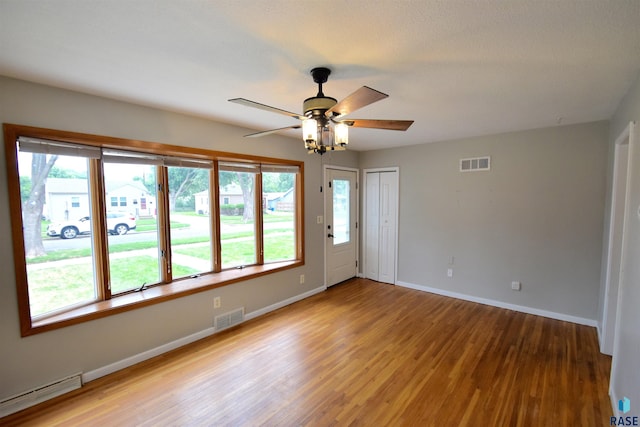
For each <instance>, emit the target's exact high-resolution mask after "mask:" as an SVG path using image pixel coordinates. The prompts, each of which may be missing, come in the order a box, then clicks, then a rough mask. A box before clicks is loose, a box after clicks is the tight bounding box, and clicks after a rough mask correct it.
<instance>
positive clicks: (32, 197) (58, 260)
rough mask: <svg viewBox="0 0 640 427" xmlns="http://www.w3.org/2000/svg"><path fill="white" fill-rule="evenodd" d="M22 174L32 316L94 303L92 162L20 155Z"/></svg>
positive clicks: (32, 154)
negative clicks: (90, 168) (91, 201)
mask: <svg viewBox="0 0 640 427" xmlns="http://www.w3.org/2000/svg"><path fill="white" fill-rule="evenodd" d="M18 169H19V174H20V197H21V201H22V218H23V224H24V233H23V235H24V246H25V260H26V264H27V282H28V291H29V302H30V309H31V317H36V316H41V315H44V314H48V313H52V312H55V311H59V310H62V309H65V308H69V307H72V306H74V305H80V304H83V303H89V302H92V301H94V300H95V299H96V286H95V274H94V262H93V253H94V251H93V247H92V239H90V238H87V236H88V235H89V234H90V231H91V224H90V223H91V221H90V220H89V213H90V211H89V206H90V203H89V202H90V199H91V194H90V191H89V188H90V186H89V180H88V178H87V177H88V169H89V163H88V160H87V159H86V158H82V157H74V156H66V155H65V156H63V155H58V156H52V155H47V154H40V153H29V152H22V151H21V152H20V153H19V154H18ZM38 177H39V178H38Z"/></svg>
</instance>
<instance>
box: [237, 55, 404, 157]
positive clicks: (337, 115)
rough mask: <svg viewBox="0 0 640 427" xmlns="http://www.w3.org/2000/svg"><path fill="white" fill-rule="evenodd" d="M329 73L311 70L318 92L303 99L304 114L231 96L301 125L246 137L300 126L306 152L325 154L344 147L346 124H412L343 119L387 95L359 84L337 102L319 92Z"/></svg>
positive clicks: (395, 126)
mask: <svg viewBox="0 0 640 427" xmlns="http://www.w3.org/2000/svg"><path fill="white" fill-rule="evenodd" d="M330 74H331V70H330V69H328V68H325V67H317V68H314V69H312V70H311V76H312V77H313V81H314V82H315V83H317V84H318V94H317V95H316V96H314V97H311V98H307V99H305V100H304V102H303V103H302V109H303V111H304V113H303V114H296V113H292V112H290V111H286V110H282V109H280V108H275V107H271V106H269V105H265V104H261V103H259V102H255V101H251V100H248V99H245V98H233V99H230V100H229V101H230V102H235V103H236V104H241V105H245V106H247V107H253V108H259V109H261V110H265V111H271V112H273V113H278V114H284V115H285V116H289V117H293V118H294V119H298V120H301V121H302V124H296V125H293V126H286V127H283V128H278V129H271V130H266V131H262V132H256V133H252V134H249V135H245V136H246V137H249V138H255V137H259V136H265V135H269V134H272V133H275V132H279V131H282V130H286V129H300V128H302V138H303V139H304V142H305V148H306V149H307V150H308V151H309V153H319V154H324V153H325V152H327V151H335V150H345V149H346V147H347V144H348V143H349V130H348V129H349V127H360V128H372V129H388V130H401V131H405V130H407V129H409V126H411V125H412V124H413V120H371V119H343V117H344V116H346V115H348V114H351V113H352V112H354V111H356V110H358V109H360V108H362V107H365V106H367V105H369V104H373V103H374V102H376V101H380V100H381V99H385V98H387V97H388V96H389V95H387V94H384V93H382V92H379V91H377V90H375V89H371V88H370V87H368V86H362V87H361V88H360V89H358V90H356V91H355V92H353V93H352V94H351V95H349V96H347V97H346V98H344V99H343V100H342V101H340V102H338V101H337V100H336V99H335V98H331V97H329V96H325V95H324V93H323V92H322V84H323V83H326V82H327V79H328V78H329V75H330Z"/></svg>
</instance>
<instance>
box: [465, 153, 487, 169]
mask: <svg viewBox="0 0 640 427" xmlns="http://www.w3.org/2000/svg"><path fill="white" fill-rule="evenodd" d="M490 169H491V157H489V156H486V157H470V158H468V159H460V172H477V171H488V170H490Z"/></svg>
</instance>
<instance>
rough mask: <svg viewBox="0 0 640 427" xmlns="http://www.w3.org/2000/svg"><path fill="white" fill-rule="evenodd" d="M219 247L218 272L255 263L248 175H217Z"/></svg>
mask: <svg viewBox="0 0 640 427" xmlns="http://www.w3.org/2000/svg"><path fill="white" fill-rule="evenodd" d="M219 178H220V179H219V186H220V198H221V201H223V200H224V198H225V197H227V198H229V202H230V203H229V204H226V205H225V206H222V204H220V246H221V254H220V256H221V262H222V268H223V269H224V268H232V267H240V266H245V265H252V264H255V263H256V262H257V257H256V232H255V212H256V207H255V203H254V199H255V180H256V174H255V173H252V172H239V171H220V173H219Z"/></svg>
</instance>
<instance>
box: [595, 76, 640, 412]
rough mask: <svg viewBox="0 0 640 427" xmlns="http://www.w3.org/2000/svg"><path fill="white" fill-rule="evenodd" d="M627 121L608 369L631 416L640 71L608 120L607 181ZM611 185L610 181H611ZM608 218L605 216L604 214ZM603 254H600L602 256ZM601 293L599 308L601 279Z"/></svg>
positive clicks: (639, 226) (639, 272) (639, 348)
mask: <svg viewBox="0 0 640 427" xmlns="http://www.w3.org/2000/svg"><path fill="white" fill-rule="evenodd" d="M630 121H635V122H636V134H635V151H634V152H632V153H630V157H631V169H630V171H631V172H630V173H631V187H630V188H629V189H628V190H629V194H630V199H629V200H627V215H628V218H629V222H628V223H627V224H626V225H627V226H628V228H626V229H625V237H626V242H625V245H624V247H623V251H624V260H623V266H622V269H623V271H624V273H623V275H622V280H621V283H620V290H619V293H620V296H619V299H618V301H619V305H618V322H617V327H618V333H617V335H616V340H617V341H616V344H615V348H614V353H613V354H614V358H613V364H612V372H611V391H612V395H613V398H614V399H621V398H623V397H625V396H626V397H628V398H629V399H630V400H631V402H635V405H636V406H635V407H633V403H632V411H634V413H633V415H638V414H639V412H638V410H637V409H635V408H637V407H638V406H637V405H638V402H640V369H638V361H639V360H640V334H639V331H640V310H639V307H640V135H639V134H640V74H639V75H638V78H637V79H636V81H635V83H634V84H633V85H632V87H631V88H630V90H629V92H628V93H627V95H626V96H625V98H624V99H623V100H622V102H621V103H620V106H619V107H618V110H617V111H616V113H615V115H614V116H613V118H612V119H611V132H610V134H609V142H610V147H611V149H610V167H609V182H611V181H612V179H611V177H612V175H613V146H614V143H615V140H616V138H617V137H618V135H620V134H621V133H622V131H623V130H624V129H625V128H626V127H627V125H628V124H629V122H630ZM610 185H611V184H610ZM607 194H608V197H607V210H606V212H608V211H609V209H610V206H611V189H610V188H609V191H608V193H607ZM607 217H608V215H607ZM608 233H609V230H608V222H607V227H606V228H605V240H604V241H605V242H606V241H607V239H608V236H609V234H608ZM605 256H606V254H605V255H603V258H604V257H605ZM602 287H603V291H602V292H601V295H602V298H601V302H600V305H601V308H600V311H601V312H602V304H603V302H604V301H603V300H604V280H603V283H602Z"/></svg>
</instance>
